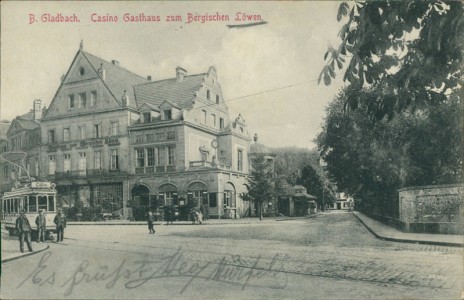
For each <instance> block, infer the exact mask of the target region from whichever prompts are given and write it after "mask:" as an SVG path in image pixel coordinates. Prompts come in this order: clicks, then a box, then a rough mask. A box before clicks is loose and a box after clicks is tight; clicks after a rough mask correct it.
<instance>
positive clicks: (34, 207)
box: [27, 196, 37, 212]
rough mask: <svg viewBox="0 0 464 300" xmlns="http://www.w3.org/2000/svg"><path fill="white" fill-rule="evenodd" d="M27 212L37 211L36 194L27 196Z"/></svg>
mask: <svg viewBox="0 0 464 300" xmlns="http://www.w3.org/2000/svg"><path fill="white" fill-rule="evenodd" d="M28 208H29V209H28V210H27V211H28V212H37V196H29V207H28Z"/></svg>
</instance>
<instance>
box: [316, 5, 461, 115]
mask: <svg viewBox="0 0 464 300" xmlns="http://www.w3.org/2000/svg"><path fill="white" fill-rule="evenodd" d="M337 20H338V21H342V20H343V22H344V23H343V25H342V27H341V29H340V32H339V37H340V39H341V43H340V45H339V46H338V47H335V48H334V47H329V50H328V51H327V53H326V54H325V56H324V60H325V61H326V65H325V66H324V68H323V70H322V72H321V74H320V76H319V82H320V81H321V80H322V79H323V81H324V83H325V84H326V85H329V84H330V83H331V79H332V78H335V76H336V68H339V69H342V68H344V65H346V70H345V73H344V81H346V82H348V83H349V86H350V87H351V88H350V89H348V90H347V91H345V94H346V97H345V103H344V104H345V108H348V109H356V108H359V107H360V106H362V107H363V109H364V110H365V111H366V112H367V113H368V114H369V115H370V116H371V117H373V118H374V119H375V120H381V119H382V118H383V117H384V116H388V117H390V118H391V117H392V116H393V115H394V114H395V113H396V112H400V111H402V110H406V109H407V108H409V107H411V108H413V109H415V108H420V107H424V106H427V105H435V104H438V103H442V102H443V101H446V99H447V95H449V94H450V93H451V92H452V91H454V90H456V89H460V88H461V87H462V85H463V81H462V73H463V68H462V66H463V65H462V55H463V54H462V50H463V41H464V18H463V2H462V1H414V0H412V1H411V0H408V1H356V2H350V5H349V4H347V3H342V4H341V5H340V7H339V10H338V14H337ZM363 88H370V89H371V91H372V93H371V94H370V97H369V98H368V99H364V100H367V101H366V102H365V103H361V100H360V99H359V98H357V91H359V90H361V89H363Z"/></svg>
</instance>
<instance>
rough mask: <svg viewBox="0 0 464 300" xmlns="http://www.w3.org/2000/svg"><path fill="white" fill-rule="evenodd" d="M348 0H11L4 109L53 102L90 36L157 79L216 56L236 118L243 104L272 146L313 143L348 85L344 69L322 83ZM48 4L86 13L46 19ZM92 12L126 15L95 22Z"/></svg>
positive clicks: (54, 9)
mask: <svg viewBox="0 0 464 300" xmlns="http://www.w3.org/2000/svg"><path fill="white" fill-rule="evenodd" d="M339 3H340V2H336V1H321V2H319V1H259V2H244V1H226V2H213V1H204V2H203V1H195V2H188V1H176V2H170V1H160V2H156V1H153V2H145V1H140V2H139V1H130V2H125V1H116V2H111V1H96V2H87V1H86V2H80V1H79V2H44V1H41V2H16V1H11V2H10V1H7V2H4V1H2V3H1V4H0V5H1V86H0V87H1V98H0V99H1V105H0V118H1V119H7V120H12V119H13V118H15V117H16V116H17V115H21V114H24V113H26V112H27V111H29V110H30V109H31V108H32V102H33V100H34V99H41V100H42V103H43V104H45V105H46V106H48V105H49V104H50V102H51V100H52V99H53V96H54V94H55V92H56V91H57V89H58V87H59V85H60V78H61V76H62V75H63V74H65V73H66V72H67V70H68V68H69V66H70V65H71V62H72V60H73V58H74V56H75V55H76V53H77V51H78V49H79V44H80V42H81V40H82V41H83V45H84V51H86V52H89V53H92V54H94V55H96V56H98V57H100V58H102V59H105V60H107V61H111V60H113V59H115V60H117V61H119V62H120V66H122V67H124V68H125V69H127V70H130V71H132V72H134V73H136V74H138V75H140V76H143V77H146V76H148V75H151V76H152V80H161V79H166V78H173V77H175V68H176V67H177V66H181V67H183V68H184V69H186V70H187V71H188V74H198V73H205V72H207V70H208V68H209V67H210V66H215V67H216V69H217V72H218V81H219V83H220V84H221V86H222V90H223V94H224V99H225V101H226V104H227V106H228V107H229V112H230V115H231V118H235V117H236V116H237V115H238V114H239V113H240V114H241V115H242V116H243V117H244V119H245V120H246V123H247V125H248V131H249V132H250V134H251V135H253V134H254V133H257V134H258V136H259V142H261V143H263V144H265V145H267V146H269V147H292V146H296V147H302V148H309V149H311V148H313V147H314V146H315V144H314V142H313V140H314V138H315V137H316V136H317V134H318V133H319V132H320V131H321V124H322V123H323V118H324V115H325V107H326V106H327V105H328V104H329V102H330V101H331V100H332V99H333V98H334V95H335V94H336V93H337V92H338V91H339V90H340V88H341V87H342V85H343V83H342V80H341V79H340V78H342V77H343V76H342V73H341V72H339V74H337V75H338V76H337V79H336V80H335V82H333V83H332V85H330V86H328V87H327V86H325V85H324V84H323V83H321V84H320V85H318V83H317V79H318V76H319V73H320V71H321V70H322V68H323V66H324V60H323V57H324V53H325V52H326V50H327V48H328V46H329V45H334V46H336V45H338V43H339V39H338V37H337V33H338V31H339V29H340V27H341V25H340V23H338V22H337V20H336V13H337V9H338V5H339ZM141 13H143V14H144V15H145V16H159V18H160V21H157V22H145V23H141V22H134V23H129V22H125V21H124V14H130V15H131V16H137V15H140V14H141ZM216 13H219V14H220V15H227V16H228V17H229V20H228V21H222V20H219V21H206V22H204V23H202V22H201V19H200V21H192V22H188V21H189V18H188V16H189V14H191V15H192V16H200V17H201V16H205V15H206V14H208V15H216ZM43 14H50V15H51V16H56V15H57V14H61V15H63V16H72V15H73V14H74V15H75V16H77V18H78V19H79V21H80V22H72V23H62V22H44V21H42V18H41V17H42V15H43ZM237 14H239V15H240V16H243V14H246V15H247V16H257V21H260V20H261V21H265V22H267V23H266V24H262V25H258V26H250V27H243V28H229V27H228V26H227V25H242V24H247V23H251V22H256V21H253V20H251V21H248V20H246V21H243V20H237ZM31 15H33V16H34V17H35V19H36V20H37V21H36V22H32V23H31V22H30V21H31ZM92 15H93V19H97V18H98V16H100V17H112V19H113V20H114V19H115V17H117V18H118V20H117V22H93V21H92ZM168 16H172V17H174V19H175V20H178V21H175V22H168V21H167V17H168ZM180 19H182V21H180ZM30 23H31V24H30Z"/></svg>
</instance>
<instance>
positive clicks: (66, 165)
mask: <svg viewBox="0 0 464 300" xmlns="http://www.w3.org/2000/svg"><path fill="white" fill-rule="evenodd" d="M63 171H64V172H69V171H71V154H69V153H67V154H63Z"/></svg>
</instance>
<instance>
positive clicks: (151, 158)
mask: <svg viewBox="0 0 464 300" xmlns="http://www.w3.org/2000/svg"><path fill="white" fill-rule="evenodd" d="M154 165H155V148H147V166H149V167H153V166H154Z"/></svg>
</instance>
